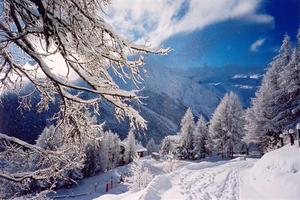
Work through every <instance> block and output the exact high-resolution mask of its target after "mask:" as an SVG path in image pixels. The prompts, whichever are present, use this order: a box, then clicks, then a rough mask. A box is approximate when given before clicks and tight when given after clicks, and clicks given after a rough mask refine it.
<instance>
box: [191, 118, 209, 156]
mask: <svg viewBox="0 0 300 200" xmlns="http://www.w3.org/2000/svg"><path fill="white" fill-rule="evenodd" d="M207 139H208V127H207V126H206V122H205V119H204V118H203V116H202V115H201V116H200V117H199V119H198V121H197V123H196V126H195V129H194V132H193V147H194V155H195V158H204V157H205V155H207V154H208V149H207Z"/></svg>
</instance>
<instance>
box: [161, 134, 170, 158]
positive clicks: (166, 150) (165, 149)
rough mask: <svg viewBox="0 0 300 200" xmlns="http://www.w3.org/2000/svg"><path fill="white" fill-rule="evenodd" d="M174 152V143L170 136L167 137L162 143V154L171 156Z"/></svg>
mask: <svg viewBox="0 0 300 200" xmlns="http://www.w3.org/2000/svg"><path fill="white" fill-rule="evenodd" d="M172 151H173V145H172V142H171V140H170V138H169V136H166V137H165V138H164V139H163V140H162V142H161V145H160V153H161V154H162V155H168V154H170V153H171V152H172Z"/></svg>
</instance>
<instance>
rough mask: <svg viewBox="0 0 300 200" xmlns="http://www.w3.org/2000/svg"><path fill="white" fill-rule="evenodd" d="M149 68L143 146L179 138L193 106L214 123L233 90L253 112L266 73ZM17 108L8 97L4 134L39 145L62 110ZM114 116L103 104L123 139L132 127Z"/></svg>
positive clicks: (1, 125)
mask: <svg viewBox="0 0 300 200" xmlns="http://www.w3.org/2000/svg"><path fill="white" fill-rule="evenodd" d="M146 69H147V71H148V73H147V74H146V76H145V81H144V83H143V86H144V87H145V89H144V90H143V91H142V92H141V95H142V96H146V97H148V98H145V99H144V100H143V102H144V103H145V105H135V106H136V107H137V109H138V110H139V111H140V112H141V114H142V116H143V117H144V118H145V119H146V120H147V122H148V129H147V130H145V133H146V134H140V136H139V137H140V140H142V141H144V142H145V141H146V140H148V139H149V138H151V137H153V138H154V139H155V140H156V141H157V142H159V141H160V140H161V139H162V138H163V137H164V136H165V135H169V134H175V133H176V132H177V130H178V125H179V123H180V119H181V117H182V115H183V114H184V112H185V111H186V109H187V108H188V107H191V108H192V110H193V113H194V114H195V116H196V117H197V116H199V115H203V116H204V117H205V118H206V119H209V118H210V116H211V114H212V112H213V110H214V109H215V107H216V106H217V105H218V103H219V101H220V99H221V98H222V97H223V95H224V94H225V93H226V92H228V91H234V92H235V93H237V94H238V95H239V97H240V99H241V101H242V104H243V106H244V107H248V106H249V104H250V97H253V96H254V93H255V90H256V89H257V87H258V86H259V85H260V81H261V78H262V74H263V69H262V68H261V67H251V68H250V67H248V68H245V67H242V66H238V65H231V66H225V67H222V68H217V67H201V68H192V69H191V68H188V69H174V68H169V67H164V66H159V65H155V64H151V63H150V64H149V65H148V66H146ZM118 83H119V84H120V85H121V87H126V88H130V87H132V85H131V84H130V83H129V84H127V85H125V84H124V83H122V82H118ZM37 102H38V97H36V98H34V100H33V104H36V103H37ZM18 105H19V103H18V100H17V97H16V96H15V95H13V94H9V95H6V96H5V97H4V99H3V103H2V104H1V105H0V116H1V118H0V132H2V133H5V134H9V135H12V136H16V137H19V138H21V139H23V140H26V141H27V142H30V143H34V141H35V139H36V138H37V136H38V135H39V134H40V133H41V131H42V130H43V128H44V127H45V126H46V125H49V122H47V120H46V119H47V118H48V117H49V116H51V115H52V114H53V113H54V112H55V111H56V110H57V106H55V105H52V106H50V110H49V111H47V112H45V113H37V112H36V110H35V109H33V110H32V111H26V112H24V113H23V114H22V113H21V112H20V111H19V110H17V109H16V108H17V107H18ZM112 112H113V108H112V107H111V106H110V105H109V104H107V103H105V102H103V103H102V106H101V112H100V113H101V115H100V117H99V121H106V128H107V129H111V130H113V131H116V132H117V133H118V134H119V135H120V137H121V138H124V137H125V136H126V134H127V132H128V123H127V122H126V121H125V122H124V123H122V122H121V123H119V122H118V121H117V120H116V119H115V118H114V116H113V113H112Z"/></svg>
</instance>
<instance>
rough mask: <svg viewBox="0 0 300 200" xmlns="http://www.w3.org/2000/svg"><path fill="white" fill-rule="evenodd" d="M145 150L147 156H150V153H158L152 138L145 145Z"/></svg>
mask: <svg viewBox="0 0 300 200" xmlns="http://www.w3.org/2000/svg"><path fill="white" fill-rule="evenodd" d="M146 148H147V152H148V154H149V155H150V154H151V153H152V152H157V151H158V146H157V144H155V141H154V140H153V138H151V139H150V140H149V141H148V143H147V145H146Z"/></svg>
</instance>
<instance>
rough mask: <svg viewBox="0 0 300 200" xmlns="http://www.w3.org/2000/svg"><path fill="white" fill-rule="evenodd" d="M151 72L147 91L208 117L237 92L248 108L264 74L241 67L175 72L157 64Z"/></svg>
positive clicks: (147, 79)
mask: <svg viewBox="0 0 300 200" xmlns="http://www.w3.org/2000/svg"><path fill="white" fill-rule="evenodd" d="M147 70H148V74H147V76H146V78H145V88H146V89H147V90H150V91H153V92H155V93H163V94H166V95H168V96H169V97H170V98H173V99H174V100H176V101H179V102H181V103H182V104H183V105H185V106H186V107H191V108H192V110H193V113H194V114H196V115H199V114H202V115H204V116H205V117H206V118H209V117H210V116H211V114H212V112H213V110H214V109H215V108H216V106H217V104H218V103H219V101H220V99H221V98H222V97H223V95H224V94H225V93H226V92H229V91H234V92H235V93H237V94H238V95H239V97H240V99H241V101H242V103H243V105H244V106H245V107H247V106H249V104H250V98H251V97H253V96H254V93H255V91H256V89H257V87H258V86H259V85H260V81H261V78H262V73H263V69H262V67H242V66H238V65H230V66H229V65H228V66H224V67H222V68H216V67H201V68H192V69H190V68H187V69H173V68H168V67H164V66H159V65H155V64H153V65H149V66H148V67H147Z"/></svg>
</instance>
